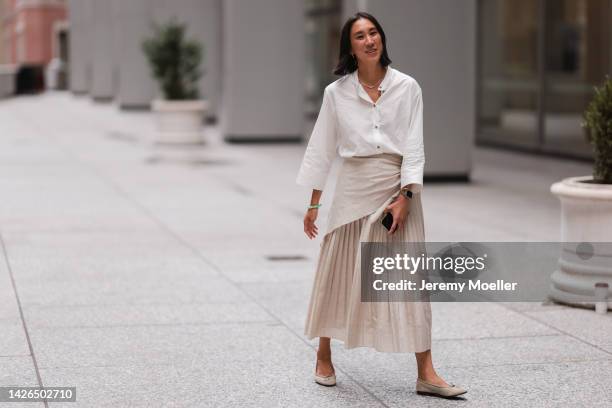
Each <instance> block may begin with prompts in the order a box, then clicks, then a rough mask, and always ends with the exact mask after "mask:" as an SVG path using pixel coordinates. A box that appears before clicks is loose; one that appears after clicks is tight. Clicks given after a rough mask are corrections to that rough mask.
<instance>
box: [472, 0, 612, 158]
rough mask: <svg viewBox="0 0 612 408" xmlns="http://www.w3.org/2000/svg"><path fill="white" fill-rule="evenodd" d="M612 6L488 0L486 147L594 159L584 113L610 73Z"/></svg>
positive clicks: (483, 62)
mask: <svg viewBox="0 0 612 408" xmlns="http://www.w3.org/2000/svg"><path fill="white" fill-rule="evenodd" d="M611 3H612V1H611V0H481V1H479V3H478V4H479V6H478V11H479V16H478V24H479V36H478V67H479V68H478V69H479V76H478V123H477V125H478V135H477V141H478V142H479V143H481V144H495V145H503V146H510V147H515V148H522V149H527V150H531V151H540V152H547V153H555V154H563V155H567V156H572V157H578V158H589V157H591V149H590V146H589V145H588V142H587V141H586V139H585V133H584V130H583V129H582V128H581V123H582V115H583V111H584V109H585V108H586V105H587V104H588V102H589V101H590V99H591V98H592V96H593V86H595V85H598V84H601V83H602V82H603V80H604V78H605V75H606V73H609V72H610V68H611V48H612V44H611V40H610V36H611V34H612V33H611V29H610V21H611V20H612V10H611Z"/></svg>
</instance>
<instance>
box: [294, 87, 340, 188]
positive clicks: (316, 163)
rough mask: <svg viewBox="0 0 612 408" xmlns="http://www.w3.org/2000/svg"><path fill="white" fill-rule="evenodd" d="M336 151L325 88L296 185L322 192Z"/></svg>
mask: <svg viewBox="0 0 612 408" xmlns="http://www.w3.org/2000/svg"><path fill="white" fill-rule="evenodd" d="M336 149H337V132H336V115H335V111H334V106H333V101H332V97H331V95H330V92H329V89H328V88H325V92H324V93H323V102H322V103H321V110H320V111H319V116H318V117H317V121H316V123H315V126H314V129H313V131H312V134H311V136H310V140H309V141H308V146H307V147H306V152H305V153H304V158H303V159H302V164H301V166H300V170H299V172H298V175H297V178H296V183H297V184H299V185H301V186H306V187H311V188H312V189H315V190H323V188H324V187H325V182H326V181H327V176H328V174H329V171H330V169H331V166H332V163H333V161H334V157H335V155H336Z"/></svg>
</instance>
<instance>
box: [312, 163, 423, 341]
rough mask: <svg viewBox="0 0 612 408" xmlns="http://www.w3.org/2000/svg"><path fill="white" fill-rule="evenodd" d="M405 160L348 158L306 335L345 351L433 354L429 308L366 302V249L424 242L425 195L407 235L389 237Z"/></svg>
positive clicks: (414, 207) (417, 200)
mask: <svg viewBox="0 0 612 408" xmlns="http://www.w3.org/2000/svg"><path fill="white" fill-rule="evenodd" d="M401 164H402V157H401V156H398V155H393V154H386V153H385V154H379V155H375V156H368V157H352V158H347V159H344V160H343V162H342V166H341V168H340V171H339V173H338V180H337V183H336V191H335V194H334V198H333V202H332V207H331V209H330V213H329V219H328V229H327V233H326V234H325V236H324V237H323V242H322V243H321V250H320V253H319V259H318V262H317V270H316V273H315V279H314V283H313V287H312V292H311V296H310V302H309V306H308V313H307V316H306V325H305V331H304V332H305V335H306V336H307V337H308V338H309V339H312V338H315V337H332V338H335V339H338V340H341V341H343V342H344V347H345V348H355V347H372V348H374V349H376V350H378V351H383V352H421V351H426V350H429V349H430V348H431V307H430V304H429V302H361V264H360V256H361V255H360V254H361V249H360V243H361V242H424V241H425V233H424V226H423V212H422V208H421V195H420V193H417V194H414V195H413V198H412V201H411V203H410V214H409V215H408V218H407V220H406V223H405V224H404V227H403V228H402V229H398V230H397V231H396V232H395V234H393V235H388V234H387V232H388V231H387V230H386V229H385V228H384V227H383V225H382V224H381V219H382V215H383V211H384V209H385V208H386V207H387V206H388V205H389V204H390V203H391V202H392V200H393V199H394V198H395V197H396V196H397V195H398V194H399V190H400V168H401Z"/></svg>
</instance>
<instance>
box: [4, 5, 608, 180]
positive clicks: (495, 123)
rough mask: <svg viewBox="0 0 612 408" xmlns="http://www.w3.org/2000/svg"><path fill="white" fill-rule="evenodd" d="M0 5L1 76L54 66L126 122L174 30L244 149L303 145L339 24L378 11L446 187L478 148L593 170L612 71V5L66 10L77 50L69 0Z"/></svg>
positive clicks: (433, 165)
mask: <svg viewBox="0 0 612 408" xmlns="http://www.w3.org/2000/svg"><path fill="white" fill-rule="evenodd" d="M0 6H1V7H0V13H1V14H0V15H1V16H2V20H1V21H2V40H3V41H2V45H1V47H2V48H0V57H1V58H3V59H4V62H5V63H12V64H17V65H22V64H38V65H40V64H47V65H48V64H49V62H50V61H51V59H52V57H54V56H55V57H56V58H58V59H59V61H60V62H63V61H66V62H67V65H66V64H59V65H60V66H63V65H66V67H69V70H68V72H69V81H68V83H69V88H70V90H71V91H72V92H74V93H76V94H88V95H90V96H91V97H92V98H93V99H95V100H108V101H111V100H112V101H115V102H116V103H117V104H118V106H120V107H121V108H123V109H142V108H148V107H149V104H150V102H151V101H152V100H153V99H154V98H155V97H157V95H158V90H157V88H156V85H155V83H154V82H153V80H152V79H151V75H150V70H149V67H148V66H147V63H146V60H145V57H144V55H143V53H142V51H141V43H142V39H143V38H144V37H145V36H147V35H149V34H150V33H151V26H150V23H151V22H153V21H157V22H161V21H165V20H167V19H169V18H171V17H176V18H178V20H179V21H182V22H184V23H186V24H187V25H188V34H189V36H191V37H194V38H196V39H198V40H200V41H201V42H202V43H203V46H204V51H205V54H204V73H205V75H204V76H203V77H202V79H201V81H200V90H201V95H202V96H203V97H204V98H206V99H207V100H208V101H209V102H210V110H209V113H208V115H209V117H208V119H209V121H215V120H220V125H221V128H222V131H223V133H224V135H225V138H226V140H228V141H236V142H243V141H261V140H277V141H286V140H301V139H303V138H304V137H307V136H308V134H309V127H308V126H309V120H308V119H313V118H314V117H316V113H317V111H318V107H319V105H320V101H321V96H322V92H323V89H324V88H325V86H326V85H327V84H329V83H330V82H332V81H334V80H335V79H337V77H335V76H334V75H333V74H332V73H331V71H332V69H333V67H334V65H335V63H336V60H337V55H338V43H339V36H340V30H341V26H342V23H343V22H344V21H345V19H346V18H347V17H348V16H349V15H351V14H353V13H354V12H356V11H357V10H366V11H369V12H371V13H372V14H373V15H374V16H376V17H377V18H378V19H379V21H380V22H381V24H382V25H383V27H384V29H385V31H386V33H387V36H388V48H389V54H390V56H391V59H392V60H393V63H392V66H394V67H395V68H397V69H399V70H401V71H403V72H406V73H408V74H410V75H412V76H413V77H415V78H416V79H417V80H418V81H419V83H420V84H421V87H422V88H423V92H424V101H425V127H426V132H427V141H426V148H427V150H428V156H427V157H428V161H427V165H426V175H427V176H429V177H440V178H445V179H457V180H462V179H468V178H469V173H470V169H471V157H470V152H471V147H472V145H473V144H474V143H475V142H476V143H478V144H485V145H495V146H501V147H504V148H511V149H519V150H524V151H529V152H537V153H543V154H551V155H563V156H567V157H572V158H579V159H587V160H588V159H590V157H591V150H590V147H589V145H588V143H587V142H586V140H585V135H584V131H583V130H582V128H581V120H582V112H583V110H584V109H585V107H586V104H587V103H588V101H589V99H590V98H591V97H592V94H593V86H594V85H597V84H599V83H601V82H602V81H603V79H604V77H605V75H606V74H609V73H610V72H611V67H612V29H611V28H610V27H611V25H612V24H610V23H611V21H612V0H461V1H457V0H428V1H421V0H377V1H367V0H257V1H249V0H174V1H165V0H130V1H122V0H69V1H68V2H67V8H68V10H69V33H70V34H69V37H70V41H68V38H67V33H68V31H67V30H68V25H66V24H65V23H62V20H63V19H64V17H65V12H66V10H65V9H66V4H64V2H63V1H60V0H56V1H52V0H47V1H42V0H40V1H34V0H23V1H19V0H3V2H0ZM54 44H55V45H54ZM68 44H69V46H68ZM68 51H70V52H68ZM56 71H57V72H60V73H61V72H66V70H61V69H57V70H56ZM56 71H53V72H56ZM53 72H52V73H53ZM53 78H54V76H53V75H50V76H49V77H48V81H55V82H54V84H55V86H54V87H59V88H61V86H59V85H58V84H59V83H61V80H60V81H58V80H54V79H53Z"/></svg>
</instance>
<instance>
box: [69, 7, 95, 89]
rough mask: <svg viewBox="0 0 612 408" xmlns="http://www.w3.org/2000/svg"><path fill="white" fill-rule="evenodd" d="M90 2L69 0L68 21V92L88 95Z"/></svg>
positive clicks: (89, 77) (89, 78)
mask: <svg viewBox="0 0 612 408" xmlns="http://www.w3.org/2000/svg"><path fill="white" fill-rule="evenodd" d="M92 3H93V2H92V0H69V3H68V6H69V20H70V46H69V47H70V55H69V59H70V61H69V67H70V73H69V75H70V90H71V91H72V92H74V93H76V94H83V93H88V92H89V90H90V87H91V66H92V64H91V53H90V49H91V39H92V37H91V35H90V33H91V22H92V21H91V20H92V17H93V13H92V9H93V4H92Z"/></svg>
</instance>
